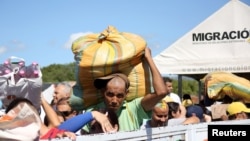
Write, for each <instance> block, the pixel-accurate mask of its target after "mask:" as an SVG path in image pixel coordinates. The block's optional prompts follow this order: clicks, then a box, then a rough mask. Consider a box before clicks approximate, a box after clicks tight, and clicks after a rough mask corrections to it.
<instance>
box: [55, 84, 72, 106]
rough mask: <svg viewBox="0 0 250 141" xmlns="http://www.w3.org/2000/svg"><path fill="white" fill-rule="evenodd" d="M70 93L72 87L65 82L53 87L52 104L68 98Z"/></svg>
mask: <svg viewBox="0 0 250 141" xmlns="http://www.w3.org/2000/svg"><path fill="white" fill-rule="evenodd" d="M71 93H72V87H71V85H70V84H69V83H67V82H61V83H58V84H56V85H55V90H54V94H53V103H54V104H56V103H57V102H58V101H59V100H60V99H61V98H64V97H66V98H69V97H70V95H71Z"/></svg>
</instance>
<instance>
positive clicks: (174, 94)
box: [170, 92, 179, 97]
mask: <svg viewBox="0 0 250 141" xmlns="http://www.w3.org/2000/svg"><path fill="white" fill-rule="evenodd" d="M171 95H172V96H178V97H179V95H178V94H176V93H173V92H172V93H170V96H171Z"/></svg>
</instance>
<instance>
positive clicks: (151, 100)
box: [141, 48, 167, 111]
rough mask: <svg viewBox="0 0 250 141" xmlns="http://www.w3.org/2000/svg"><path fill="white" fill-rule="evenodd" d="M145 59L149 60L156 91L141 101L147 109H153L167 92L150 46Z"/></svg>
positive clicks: (146, 50)
mask: <svg viewBox="0 0 250 141" xmlns="http://www.w3.org/2000/svg"><path fill="white" fill-rule="evenodd" d="M145 60H146V61H147V63H148V65H149V68H150V70H151V74H152V79H153V80H152V81H153V87H154V93H152V94H146V95H145V96H144V98H143V99H142V101H141V104H142V107H143V108H144V110H145V111H149V110H152V109H153V107H154V106H155V104H156V103H158V102H159V101H160V100H161V99H162V98H164V97H165V96H166V94H167V91H166V87H165V84H164V81H163V78H162V76H161V74H160V72H159V70H158V68H157V67H156V65H155V63H154V60H153V58H152V55H151V50H150V49H149V48H146V49H145Z"/></svg>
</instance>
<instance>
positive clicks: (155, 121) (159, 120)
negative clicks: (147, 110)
mask: <svg viewBox="0 0 250 141" xmlns="http://www.w3.org/2000/svg"><path fill="white" fill-rule="evenodd" d="M167 121H168V108H160V107H154V109H153V113H152V120H151V126H152V127H160V126H166V124H167Z"/></svg>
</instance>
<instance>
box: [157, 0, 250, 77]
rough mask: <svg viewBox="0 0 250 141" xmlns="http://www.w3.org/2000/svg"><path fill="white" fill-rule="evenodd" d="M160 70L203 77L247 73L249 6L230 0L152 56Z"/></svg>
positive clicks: (249, 60) (248, 60) (237, 0)
mask: <svg viewBox="0 0 250 141" xmlns="http://www.w3.org/2000/svg"><path fill="white" fill-rule="evenodd" d="M154 61H155V63H156V66H157V67H158V69H159V71H160V72H161V74H163V75H169V74H177V75H178V74H183V75H185V74H187V75H191V74H206V73H209V72H213V71H226V72H232V73H246V72H248V73H249V72H250V7H249V6H248V5H246V4H245V3H243V2H241V1H239V0H231V1H229V2H228V3H226V4H225V5H224V6H223V7H222V8H220V9H219V10H218V11H216V12H215V13H213V14H212V15H210V16H209V17H208V18H207V19H205V20H204V21H203V22H201V23H200V24H198V25H197V26H196V27H195V28H194V29H192V30H191V31H190V32H188V33H186V34H185V35H184V36H183V37H181V38H180V39H179V40H177V41H176V42H175V43H173V44H172V45H171V46H169V47H168V48H166V49H165V50H164V51H162V52H161V53H160V54H158V55H156V56H155V57H154Z"/></svg>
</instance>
